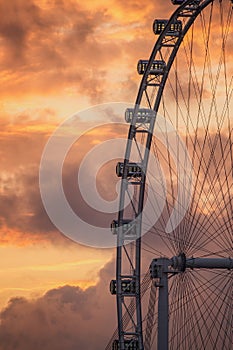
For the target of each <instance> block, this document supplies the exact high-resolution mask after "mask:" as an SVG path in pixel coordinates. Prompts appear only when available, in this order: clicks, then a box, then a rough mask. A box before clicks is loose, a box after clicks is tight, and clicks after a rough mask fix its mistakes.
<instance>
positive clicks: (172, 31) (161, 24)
mask: <svg viewBox="0 0 233 350" xmlns="http://www.w3.org/2000/svg"><path fill="white" fill-rule="evenodd" d="M167 23H168V20H167V19H156V20H154V23H153V32H154V33H155V34H156V35H157V34H160V33H162V31H163V30H164V28H165V26H166V25H167ZM181 30H182V22H181V21H179V20H177V21H175V22H174V23H171V25H170V28H169V29H168V30H167V32H166V35H170V36H172V35H177V33H178V32H180V31H181Z"/></svg>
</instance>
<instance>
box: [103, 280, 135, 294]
mask: <svg viewBox="0 0 233 350" xmlns="http://www.w3.org/2000/svg"><path fill="white" fill-rule="evenodd" d="M116 286H117V281H116V280H111V282H110V286H109V288H110V293H111V294H112V295H115V294H116ZM121 291H122V292H123V293H124V294H135V292H136V284H135V281H134V280H130V279H127V280H122V281H121Z"/></svg>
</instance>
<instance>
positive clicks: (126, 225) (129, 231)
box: [111, 220, 136, 238]
mask: <svg viewBox="0 0 233 350" xmlns="http://www.w3.org/2000/svg"><path fill="white" fill-rule="evenodd" d="M122 226H123V234H124V235H125V236H126V235H127V237H128V238H129V237H130V236H132V238H133V237H135V236H136V224H135V222H134V221H132V220H123V223H122ZM118 227H119V225H118V221H117V220H113V221H112V222H111V232H112V234H113V235H117V230H118Z"/></svg>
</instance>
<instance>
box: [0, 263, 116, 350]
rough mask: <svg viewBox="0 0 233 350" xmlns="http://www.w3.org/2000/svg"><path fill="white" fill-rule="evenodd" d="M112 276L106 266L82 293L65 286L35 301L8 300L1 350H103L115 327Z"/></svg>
mask: <svg viewBox="0 0 233 350" xmlns="http://www.w3.org/2000/svg"><path fill="white" fill-rule="evenodd" d="M112 276H113V263H109V264H107V265H106V266H105V267H104V268H103V269H102V270H101V271H100V279H99V282H98V284H97V285H96V286H95V287H90V288H88V289H86V290H85V291H83V290H82V289H80V288H79V287H74V286H68V285H67V286H63V287H60V288H57V289H52V290H50V291H48V292H47V293H46V294H45V295H44V296H42V297H40V298H38V299H35V300H27V299H24V298H13V299H11V300H10V302H9V303H8V305H7V307H6V308H5V309H4V310H2V311H1V314H0V350H32V349H34V350H41V349H43V350H77V349H85V350H103V349H104V348H105V346H106V344H107V343H108V340H109V338H110V337H111V335H112V333H113V330H114V328H115V326H116V319H115V298H114V297H113V296H111V295H110V293H109V292H108V285H109V280H110V279H111V278H112Z"/></svg>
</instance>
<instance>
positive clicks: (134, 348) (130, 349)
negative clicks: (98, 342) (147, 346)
mask: <svg viewBox="0 0 233 350" xmlns="http://www.w3.org/2000/svg"><path fill="white" fill-rule="evenodd" d="M124 343H125V350H138V349H139V347H138V341H137V340H136V339H131V340H130V339H129V340H125V341H124ZM119 349H120V344H119V340H114V342H113V343H112V350H119Z"/></svg>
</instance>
